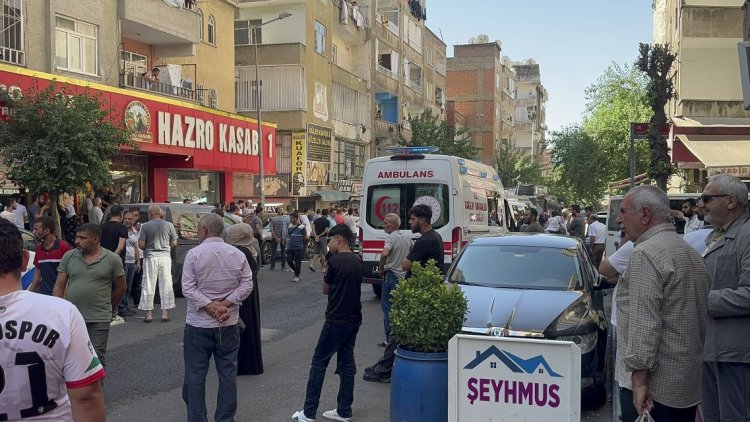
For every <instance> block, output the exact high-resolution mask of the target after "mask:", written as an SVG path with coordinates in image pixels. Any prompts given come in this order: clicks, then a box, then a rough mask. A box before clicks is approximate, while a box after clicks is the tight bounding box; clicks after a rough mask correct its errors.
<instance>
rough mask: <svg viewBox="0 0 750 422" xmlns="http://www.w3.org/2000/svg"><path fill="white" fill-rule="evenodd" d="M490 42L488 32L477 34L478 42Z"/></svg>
mask: <svg viewBox="0 0 750 422" xmlns="http://www.w3.org/2000/svg"><path fill="white" fill-rule="evenodd" d="M488 42H490V37H488V36H487V34H479V35H477V43H479V44H486V43H488Z"/></svg>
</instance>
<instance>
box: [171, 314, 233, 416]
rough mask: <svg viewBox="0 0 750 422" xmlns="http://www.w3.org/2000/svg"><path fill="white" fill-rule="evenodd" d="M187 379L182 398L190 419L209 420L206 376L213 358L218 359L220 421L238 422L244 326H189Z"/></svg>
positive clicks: (186, 354) (186, 357)
mask: <svg viewBox="0 0 750 422" xmlns="http://www.w3.org/2000/svg"><path fill="white" fill-rule="evenodd" d="M183 343H184V346H183V357H184V360H185V379H184V381H183V384H182V400H183V401H185V404H186V405H187V420H188V422H207V421H208V416H207V411H206V375H207V374H208V367H209V361H210V360H211V356H213V358H214V364H215V366H216V373H217V375H218V377H219V391H218V393H217V395H216V412H215V413H214V420H215V421H216V422H234V415H235V413H236V412H237V351H238V350H239V348H240V329H239V327H238V326H237V325H236V324H235V325H230V326H226V327H220V328H199V327H193V326H191V325H185V337H184V340H183Z"/></svg>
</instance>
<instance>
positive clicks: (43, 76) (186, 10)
mask: <svg viewBox="0 0 750 422" xmlns="http://www.w3.org/2000/svg"><path fill="white" fill-rule="evenodd" d="M2 1H3V6H4V7H3V13H4V14H5V19H4V20H3V22H2V25H3V26H4V28H3V32H4V33H8V34H10V35H11V36H10V37H6V38H5V39H4V45H3V46H2V49H1V52H2V57H0V61H2V62H4V63H5V64H3V65H2V67H0V81H1V82H2V84H3V85H4V86H5V87H14V86H15V87H19V88H22V89H26V88H27V87H30V86H31V85H33V84H37V85H39V86H46V85H48V84H49V83H51V82H52V81H55V83H56V84H57V85H58V86H59V87H60V88H61V89H70V90H73V91H80V90H82V89H84V87H85V88H86V89H88V91H89V92H91V93H92V94H95V95H100V96H102V97H103V98H104V99H105V100H106V101H107V104H108V105H109V107H110V108H112V110H113V112H115V113H117V114H118V115H121V116H123V117H124V118H125V122H126V124H128V125H129V126H130V127H131V129H133V130H134V131H135V137H136V140H137V141H138V145H139V148H138V149H137V150H135V151H132V150H127V151H126V150H123V151H122V153H121V154H120V155H119V156H118V157H117V158H116V159H114V160H113V162H112V164H111V166H110V167H111V171H112V173H113V180H114V186H111V188H113V189H114V191H115V192H118V191H119V190H120V189H121V188H124V189H125V190H126V192H127V198H128V202H140V201H143V200H146V199H147V198H150V199H153V200H155V201H157V202H160V201H168V200H169V201H182V200H183V199H191V200H194V201H198V202H207V203H209V204H212V203H214V202H219V201H221V200H227V201H231V200H233V199H234V185H235V183H234V178H235V175H238V176H241V175H244V174H250V173H255V172H257V171H258V167H259V156H258V154H259V152H258V149H259V148H258V143H259V142H260V139H259V138H258V135H259V133H258V132H259V131H258V125H257V122H256V121H253V120H252V119H249V118H245V117H242V116H239V115H234V114H232V113H231V112H233V111H234V92H235V91H234V71H233V67H234V66H233V64H234V43H233V36H232V35H233V34H232V33H233V20H234V13H235V9H236V4H235V2H234V1H232V0H208V1H201V2H195V1H192V0H165V1H152V0H120V1H117V0H101V1H87V2H70V1H65V0H49V1H45V2H40V1H33V0H2ZM81 3H84V4H83V5H82V4H81ZM82 6H85V7H82ZM154 68H157V69H159V74H158V77H156V76H155V72H152V69H154ZM264 138H266V140H267V141H268V142H269V143H271V144H275V127H274V126H273V125H267V127H266V128H265V129H264ZM273 153H274V151H273V149H268V151H267V154H266V158H265V159H264V163H267V165H266V168H267V169H268V171H269V172H271V173H275V161H274V160H272V159H271V157H274V155H273ZM107 188H110V187H107V186H96V187H95V189H97V190H106V189H107Z"/></svg>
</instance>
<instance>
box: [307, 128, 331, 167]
mask: <svg viewBox="0 0 750 422" xmlns="http://www.w3.org/2000/svg"><path fill="white" fill-rule="evenodd" d="M332 134H333V132H332V131H331V128H328V127H325V126H318V125H314V124H310V123H308V125H307V159H308V160H309V161H321V162H324V163H326V164H327V163H330V162H331V136H332Z"/></svg>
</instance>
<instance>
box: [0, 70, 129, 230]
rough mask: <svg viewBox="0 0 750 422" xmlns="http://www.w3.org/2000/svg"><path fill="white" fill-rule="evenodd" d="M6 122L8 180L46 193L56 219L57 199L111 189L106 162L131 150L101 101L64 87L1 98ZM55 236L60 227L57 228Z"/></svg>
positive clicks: (1, 136)
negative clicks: (88, 188)
mask: <svg viewBox="0 0 750 422" xmlns="http://www.w3.org/2000/svg"><path fill="white" fill-rule="evenodd" d="M0 101H2V102H3V104H5V105H6V106H8V107H9V108H10V110H11V117H10V118H9V119H8V120H6V121H0V151H1V152H2V156H3V158H4V161H5V164H6V165H7V166H8V167H9V168H10V171H9V172H8V177H9V179H11V180H13V181H14V182H16V183H17V184H18V185H20V186H22V187H23V188H25V189H27V190H28V191H30V192H34V193H48V194H50V196H51V199H50V202H51V204H53V206H52V207H51V209H52V211H53V215H54V213H56V210H57V207H56V206H54V204H56V203H57V198H58V196H59V194H61V193H64V192H67V193H75V192H78V191H82V190H85V189H86V184H87V183H91V184H92V185H94V186H99V187H104V186H109V185H110V184H111V176H110V173H109V162H110V160H111V159H112V158H113V157H115V156H116V155H117V153H118V151H119V148H120V147H122V146H126V145H128V146H131V147H134V146H135V143H134V142H133V141H132V138H131V132H130V131H129V130H128V129H127V128H126V127H125V124H124V120H123V119H122V116H117V115H114V114H113V113H112V112H111V111H110V109H109V107H108V106H107V105H103V104H102V102H101V101H100V98H99V97H97V96H93V95H91V94H89V93H88V92H85V91H84V92H82V93H76V92H73V91H72V90H70V89H67V88H66V87H65V86H57V85H56V84H54V83H53V84H51V85H50V86H48V87H47V88H44V89H41V90H40V89H38V88H37V87H32V88H30V89H29V90H28V91H26V92H24V93H22V94H21V93H19V94H18V95H12V93H8V92H7V91H2V92H0ZM58 232H59V227H58Z"/></svg>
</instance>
